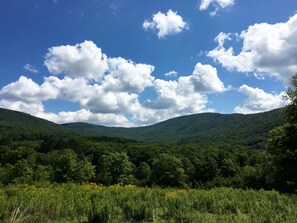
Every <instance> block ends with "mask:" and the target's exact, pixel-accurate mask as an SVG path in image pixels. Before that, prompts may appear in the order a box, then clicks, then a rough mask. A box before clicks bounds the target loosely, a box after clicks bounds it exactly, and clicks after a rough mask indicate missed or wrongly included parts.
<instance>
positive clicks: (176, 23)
mask: <svg viewBox="0 0 297 223" xmlns="http://www.w3.org/2000/svg"><path fill="white" fill-rule="evenodd" d="M142 26H143V28H144V29H145V30H148V29H153V30H155V29H156V30H158V33H157V35H158V37H159V38H164V37H165V36H168V35H173V34H176V33H180V32H182V31H183V30H184V29H188V25H187V23H186V22H185V21H184V19H183V18H182V17H181V16H180V15H178V14H177V12H174V11H172V10H168V12H167V13H162V12H158V13H157V14H154V15H153V16H152V20H145V21H144V22H143V24H142Z"/></svg>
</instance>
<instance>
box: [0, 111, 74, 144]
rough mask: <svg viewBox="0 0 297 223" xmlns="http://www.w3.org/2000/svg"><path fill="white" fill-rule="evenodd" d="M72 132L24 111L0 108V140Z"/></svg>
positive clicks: (34, 137) (36, 137) (32, 137)
mask: <svg viewBox="0 0 297 223" xmlns="http://www.w3.org/2000/svg"><path fill="white" fill-rule="evenodd" d="M73 133H74V132H73V131H71V130H70V129H68V128H65V127H63V126H61V125H58V124H55V123H53V122H50V121H47V120H44V119H41V118H37V117H34V116H31V115H29V114H26V113H22V112H17V111H12V110H8V109H3V108H0V135H1V137H0V140H1V139H5V138H7V137H9V138H11V139H16V140H17V139H38V138H40V137H43V136H45V135H69V134H73Z"/></svg>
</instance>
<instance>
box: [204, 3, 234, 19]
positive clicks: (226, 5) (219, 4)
mask: <svg viewBox="0 0 297 223" xmlns="http://www.w3.org/2000/svg"><path fill="white" fill-rule="evenodd" d="M234 3H235V0H201V2H200V5H199V10H201V11H202V10H207V9H208V7H210V5H213V6H214V8H215V10H214V11H212V12H211V13H210V15H211V16H214V15H216V13H217V12H218V11H219V10H220V9H224V8H227V7H230V6H232V5H234Z"/></svg>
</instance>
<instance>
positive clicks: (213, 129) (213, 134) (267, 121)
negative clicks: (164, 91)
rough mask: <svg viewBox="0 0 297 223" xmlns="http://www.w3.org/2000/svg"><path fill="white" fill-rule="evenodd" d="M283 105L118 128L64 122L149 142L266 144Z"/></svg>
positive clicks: (79, 128)
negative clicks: (245, 111) (242, 112)
mask: <svg viewBox="0 0 297 223" xmlns="http://www.w3.org/2000/svg"><path fill="white" fill-rule="evenodd" d="M281 112H282V109H276V110H273V111H269V112H264V113H258V114H249V115H243V114H216V113H204V114H195V115H189V116H183V117H179V118H174V119H171V120H168V121H164V122H160V123H157V124H155V125H152V126H146V127H138V128H115V127H104V126H98V125H92V124H87V123H70V124H65V125H64V126H65V127H68V128H70V129H72V130H75V131H77V132H80V133H86V134H93V135H99V136H103V135H105V136H113V137H123V138H130V139H135V140H141V141H145V142H150V143H171V144H188V143H195V144H199V145H202V146H204V145H221V144H228V145H232V146H238V145H240V146H245V147H246V148H263V147H264V146H265V144H266V142H267V136H268V134H267V133H268V131H269V130H271V129H273V128H274V127H277V126H279V125H281V124H283V121H284V120H283V116H282V115H281Z"/></svg>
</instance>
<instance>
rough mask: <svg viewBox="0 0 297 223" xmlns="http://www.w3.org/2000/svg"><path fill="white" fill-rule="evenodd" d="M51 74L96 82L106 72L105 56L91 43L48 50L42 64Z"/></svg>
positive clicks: (86, 42)
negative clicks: (62, 74)
mask: <svg viewBox="0 0 297 223" xmlns="http://www.w3.org/2000/svg"><path fill="white" fill-rule="evenodd" d="M44 64H45V66H46V67H47V68H48V70H49V72H50V73H52V74H56V75H57V74H61V73H64V74H65V75H67V76H69V77H85V78H88V79H94V80H98V79H99V78H100V77H102V76H103V75H104V73H105V72H106V71H107V70H108V63H107V56H106V55H105V54H103V53H102V51H101V49H100V48H98V47H97V46H96V44H95V43H93V42H92V41H85V42H83V43H80V44H76V45H74V46H70V45H66V46H56V47H52V48H50V49H49V52H48V53H47V54H46V60H45V62H44Z"/></svg>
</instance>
